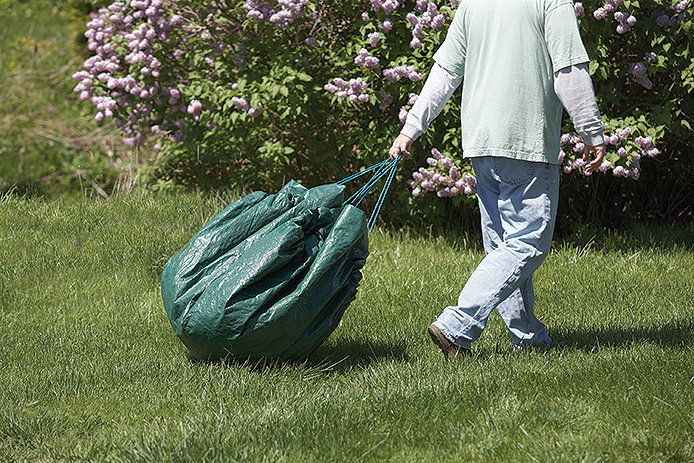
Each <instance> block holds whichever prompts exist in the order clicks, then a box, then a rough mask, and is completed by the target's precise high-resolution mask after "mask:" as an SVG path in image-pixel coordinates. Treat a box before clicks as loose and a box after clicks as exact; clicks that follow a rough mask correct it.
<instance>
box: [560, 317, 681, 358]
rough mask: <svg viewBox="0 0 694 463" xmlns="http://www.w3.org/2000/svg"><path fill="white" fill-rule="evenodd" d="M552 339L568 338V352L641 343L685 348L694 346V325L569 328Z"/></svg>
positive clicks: (679, 323)
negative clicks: (569, 350) (570, 350)
mask: <svg viewBox="0 0 694 463" xmlns="http://www.w3.org/2000/svg"><path fill="white" fill-rule="evenodd" d="M550 336H552V335H550ZM552 337H553V339H554V338H556V339H565V340H566V342H567V346H566V348H567V349H579V350H583V351H586V352H591V351H592V350H594V349H596V348H599V347H622V346H626V345H630V344H633V343H642V342H647V343H651V344H657V345H661V346H667V347H686V346H691V345H692V344H694V323H692V322H691V321H687V320H679V321H676V322H674V323H670V324H667V325H664V326H648V327H645V326H641V327H634V328H610V327H606V328H576V329H573V328H569V329H566V330H558V331H556V332H555V333H554V336H552Z"/></svg>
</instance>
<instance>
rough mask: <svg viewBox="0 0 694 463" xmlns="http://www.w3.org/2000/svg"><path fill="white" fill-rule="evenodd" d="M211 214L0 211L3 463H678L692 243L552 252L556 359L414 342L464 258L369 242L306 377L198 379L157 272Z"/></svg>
mask: <svg viewBox="0 0 694 463" xmlns="http://www.w3.org/2000/svg"><path fill="white" fill-rule="evenodd" d="M224 204H225V203H224V201H223V199H220V198H207V199H204V198H201V197H199V196H195V195H192V194H191V195H180V196H179V195H167V196H164V195H160V196H140V195H132V196H128V197H124V198H115V199H110V200H104V201H96V200H63V201H55V202H52V201H45V200H22V199H10V198H6V199H5V200H0V358H1V359H2V362H0V390H1V391H3V393H2V395H1V396H0V461H86V460H90V461H128V462H130V461H135V462H137V461H196V462H211V461H219V462H227V461H273V462H274V461H299V462H307V461H333V460H338V461H350V462H352V461H393V462H402V461H412V462H420V461H466V462H488V461H499V462H514V461H518V462H529V461H540V462H546V461H571V462H576V461H585V462H599V461H605V462H607V461H609V462H612V461H625V462H626V461H630V462H631V461H633V462H652V461H667V462H685V461H688V462H691V461H694V421H693V420H694V350H693V349H692V345H693V341H694V334H693V332H692V328H693V325H694V311H693V310H692V309H693V308H694V307H693V305H694V303H693V302H692V301H693V300H694V270H693V269H694V244H693V241H694V238H693V237H694V228H692V227H689V228H687V229H679V230H666V229H647V228H643V227H637V228H634V229H633V231H632V233H629V234H622V235H608V236H598V237H596V238H595V240H594V241H593V242H591V244H589V245H583V244H571V243H564V244H562V243H557V245H556V246H555V247H554V248H553V252H552V254H551V255H550V257H549V258H548V259H547V261H546V262H545V264H543V266H542V267H541V268H540V270H539V271H538V272H537V273H536V278H535V281H536V312H537V314H538V316H539V317H540V318H541V319H542V320H543V321H544V322H545V323H546V324H547V326H548V330H549V334H550V336H553V337H555V338H561V337H563V338H565V339H567V340H568V341H569V342H570V347H568V348H566V349H563V350H560V349H547V350H542V351H535V352H529V353H528V352H523V353H513V352H512V351H511V349H510V348H511V342H510V337H509V335H508V334H507V333H506V332H505V328H504V326H503V324H502V322H501V320H500V319H499V317H498V315H497V314H494V315H492V317H491V318H490V323H489V326H488V328H487V330H485V332H484V334H483V335H482V338H481V339H480V340H479V341H478V342H477V343H476V344H475V345H474V351H475V356H474V358H472V359H469V360H467V361H464V362H460V363H446V362H444V361H443V357H442V355H441V354H440V352H439V351H438V350H437V349H436V348H435V347H434V345H433V344H431V342H430V341H429V339H428V337H427V336H426V334H425V328H426V326H427V325H428V324H429V323H430V322H431V321H433V320H434V318H435V317H436V316H437V315H438V313H439V312H440V311H441V310H442V309H443V307H444V306H446V305H448V304H450V303H453V302H454V301H455V299H456V297H457V294H458V292H459V290H460V287H461V285H462V284H463V283H464V281H465V280H466V278H467V276H468V275H469V274H470V272H471V271H472V269H473V268H474V267H475V265H476V264H477V263H478V262H479V260H480V259H481V257H482V251H481V249H480V246H479V244H478V243H476V242H475V240H472V239H467V238H464V237H461V238H441V237H432V236H428V235H427V234H426V233H425V234H423V235H424V236H420V234H419V233H418V232H417V231H416V230H410V231H407V232H396V231H389V232H381V231H378V230H377V231H375V232H374V234H373V235H372V241H371V255H370V257H369V260H368V261H367V265H366V267H365V269H364V279H363V280H362V285H361V288H360V290H359V293H358V296H357V299H356V301H354V302H353V303H352V305H351V306H350V307H349V309H348V310H347V313H346V314H345V316H344V318H343V320H342V323H341V325H340V326H339V327H338V329H337V330H336V331H335V333H334V334H333V335H332V336H331V337H330V338H329V339H328V341H327V342H326V343H325V344H324V345H323V346H322V347H321V348H319V349H318V350H317V351H316V352H315V353H314V354H313V356H312V357H311V358H310V359H308V361H306V362H304V363H298V364H280V365H270V366H266V367H264V368H252V367H251V366H249V365H238V364H222V363H194V362H191V361H190V360H189V359H188V356H187V353H186V350H185V348H184V346H183V345H182V344H181V343H180V342H179V340H178V339H177V338H176V337H175V336H174V334H173V331H172V329H171V326H170V325H169V322H168V319H167V317H166V314H165V312H164V309H163V306H162V303H161V299H160V291H159V278H160V274H161V269H162V268H163V265H164V263H165V262H166V260H167V259H168V257H169V256H170V255H172V254H173V253H174V252H175V251H176V250H177V249H178V248H179V247H180V246H182V245H183V244H184V243H185V242H186V241H187V240H188V238H189V237H190V236H192V234H193V233H194V232H195V231H196V230H197V229H198V228H199V227H200V226H202V224H203V223H205V222H206V221H207V220H209V219H210V218H211V217H212V216H213V215H214V214H215V213H216V212H218V211H219V210H221V208H222V207H223V206H224Z"/></svg>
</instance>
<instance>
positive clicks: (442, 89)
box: [400, 62, 463, 140]
mask: <svg viewBox="0 0 694 463" xmlns="http://www.w3.org/2000/svg"><path fill="white" fill-rule="evenodd" d="M462 79H463V76H462V75H461V74H457V73H455V72H452V71H449V70H447V69H445V68H444V67H442V66H441V65H440V64H439V63H436V62H435V63H434V64H433V66H432V67H431V72H430V73H429V77H427V80H426V82H425V83H424V87H422V91H421V92H420V94H419V96H418V97H417V101H415V103H414V104H413V105H412V108H410V111H409V113H408V114H407V120H406V121H405V125H404V126H403V128H402V130H401V131H400V133H401V134H404V135H406V136H408V137H410V138H411V139H412V140H416V139H417V138H419V136H420V135H421V134H422V133H424V131H425V130H426V129H427V127H429V124H431V122H432V121H433V120H434V119H436V117H437V116H438V115H439V114H440V113H441V111H442V110H443V108H444V106H446V103H447V102H448V100H449V99H450V98H451V95H452V94H453V92H454V91H455V89H456V88H458V86H459V85H460V82H461V81H462Z"/></svg>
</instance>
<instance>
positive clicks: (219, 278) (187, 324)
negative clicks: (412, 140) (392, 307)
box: [161, 157, 400, 361]
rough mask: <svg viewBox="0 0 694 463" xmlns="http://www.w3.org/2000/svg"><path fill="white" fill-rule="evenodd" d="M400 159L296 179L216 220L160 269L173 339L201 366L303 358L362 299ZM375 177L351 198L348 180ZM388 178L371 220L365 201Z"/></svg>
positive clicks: (234, 206) (246, 198)
mask: <svg viewBox="0 0 694 463" xmlns="http://www.w3.org/2000/svg"><path fill="white" fill-rule="evenodd" d="M399 159H400V158H399V157H398V158H397V159H396V160H394V161H389V160H386V161H383V162H381V163H379V164H377V165H375V166H372V167H370V168H369V169H366V170H364V171H361V172H359V173H357V174H355V175H353V176H350V177H348V178H347V179H344V180H342V181H340V182H338V183H332V184H326V185H321V186H317V187H314V188H310V189H309V188H306V187H304V186H302V185H301V184H299V183H297V182H295V181H294V180H292V181H290V182H289V183H287V184H286V185H285V186H284V187H283V188H282V189H281V190H279V191H278V192H277V193H275V194H267V193H264V192H262V191H256V192H253V193H251V194H249V195H246V196H244V197H242V198H240V199H238V200H236V201H234V202H232V203H231V204H229V205H228V206H227V207H226V208H225V209H224V210H222V211H221V212H220V213H219V214H217V215H216V216H215V217H214V218H213V219H212V220H210V221H209V222H208V223H207V224H206V225H205V226H204V227H202V229H200V231H198V232H197V233H196V234H195V235H194V236H193V237H192V238H191V239H190V241H189V242H188V243H187V244H186V245H185V246H184V247H183V248H181V249H180V250H179V251H178V252H176V253H175V254H174V255H173V256H172V257H171V258H170V259H169V260H168V262H167V263H166V265H165V266H164V270H163V272H162V278H161V292H162V299H163V303H164V308H165V309H166V313H167V315H168V317H169V321H170V322H171V326H172V327H173V330H174V333H175V334H176V336H178V337H179V338H180V339H181V341H182V342H183V343H184V344H185V346H186V347H187V348H188V349H189V351H190V354H191V357H192V358H195V359H217V358H221V357H227V356H230V357H232V358H234V359H239V360H244V359H250V360H251V361H258V360H260V359H263V358H265V359H280V360H286V359H295V358H301V357H305V356H307V355H308V354H310V353H311V352H312V351H313V350H315V349H316V348H317V347H318V346H320V345H321V344H322V343H323V341H325V339H326V338H327V337H328V336H329V335H330V334H331V333H332V332H333V331H334V330H335V328H336V327H337V325H338V323H339V322H340V319H341V318H342V315H343V313H344V312H345V309H347V306H348V305H349V304H350V302H352V301H353V300H354V299H355V298H356V293H357V287H358V286H359V281H360V280H361V278H362V274H361V269H362V268H363V267H364V264H365V263H366V257H367V256H368V253H369V251H368V247H369V246H368V234H369V232H370V230H371V227H373V222H374V221H375V217H376V216H377V214H378V209H380V206H381V205H382V203H383V199H384V198H385V194H386V192H387V188H388V186H389V185H390V181H391V180H392V177H393V175H394V173H395V169H396V168H397V163H398V161H399ZM372 170H373V171H375V173H374V175H373V177H372V179H371V180H370V181H369V182H367V184H366V185H364V186H363V187H362V188H361V189H360V190H358V191H357V192H356V193H355V194H354V195H352V197H350V198H349V199H348V200H347V201H345V200H344V193H345V188H346V186H345V183H346V181H348V180H351V179H352V178H355V177H357V176H360V175H362V174H365V173H366V172H369V171H372ZM385 175H387V180H386V185H385V187H384V188H383V189H382V191H381V195H380V196H379V199H378V201H377V203H376V207H377V209H375V210H374V212H373V213H372V217H371V219H369V220H368V221H367V217H366V214H365V213H364V211H362V210H361V209H360V208H359V207H357V206H358V205H359V202H360V201H361V199H363V197H364V196H365V195H366V194H367V193H368V192H369V190H370V189H371V188H372V187H373V185H374V184H375V183H376V182H377V181H378V180H379V179H380V178H382V177H384V176H385Z"/></svg>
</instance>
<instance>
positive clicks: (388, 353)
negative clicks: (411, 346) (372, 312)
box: [306, 339, 409, 372]
mask: <svg viewBox="0 0 694 463" xmlns="http://www.w3.org/2000/svg"><path fill="white" fill-rule="evenodd" d="M382 360H395V361H399V362H407V361H408V360H409V355H408V354H407V345H406V344H405V341H404V340H401V341H400V342H389V341H372V340H368V339H350V340H340V341H336V342H335V343H334V344H324V345H323V346H321V347H319V348H318V349H317V350H316V351H314V352H313V353H312V354H311V355H309V357H308V359H307V360H306V365H307V366H312V367H319V368H321V369H325V370H326V371H331V372H343V371H348V370H351V369H352V368H365V367H368V366H369V365H371V364H373V363H378V362H380V361H382Z"/></svg>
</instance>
